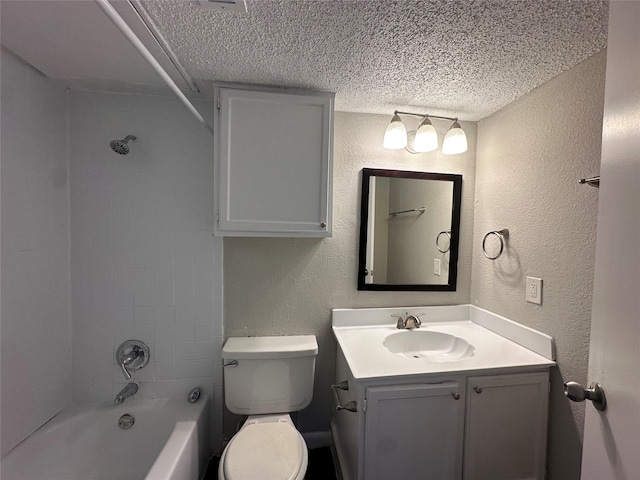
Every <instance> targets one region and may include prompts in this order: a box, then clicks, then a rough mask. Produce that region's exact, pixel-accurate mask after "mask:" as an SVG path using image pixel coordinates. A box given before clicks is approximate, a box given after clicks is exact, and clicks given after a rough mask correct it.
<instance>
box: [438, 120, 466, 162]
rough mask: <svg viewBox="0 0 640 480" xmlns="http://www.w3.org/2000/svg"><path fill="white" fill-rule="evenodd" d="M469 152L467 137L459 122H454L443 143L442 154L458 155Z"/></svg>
mask: <svg viewBox="0 0 640 480" xmlns="http://www.w3.org/2000/svg"><path fill="white" fill-rule="evenodd" d="M466 151H467V136H466V135H465V133H464V130H462V128H461V127H460V124H459V123H458V122H453V124H452V125H451V128H450V129H449V131H448V132H447V134H446V135H445V137H444V140H443V142H442V153H444V154H445V155H456V154H457V153H463V152H466Z"/></svg>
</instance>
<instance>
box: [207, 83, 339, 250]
mask: <svg viewBox="0 0 640 480" xmlns="http://www.w3.org/2000/svg"><path fill="white" fill-rule="evenodd" d="M216 107H217V112H216V115H215V121H214V131H215V139H214V142H215V155H214V157H215V165H216V182H217V184H216V187H217V188H216V205H215V208H216V219H217V220H216V225H215V228H214V233H215V234H216V235H218V236H261V237H277V236H282V237H327V236H331V203H332V198H331V179H332V150H333V95H332V94H314V95H309V94H295V93H283V92H274V91H258V90H247V89H241V88H222V87H220V88H217V89H216Z"/></svg>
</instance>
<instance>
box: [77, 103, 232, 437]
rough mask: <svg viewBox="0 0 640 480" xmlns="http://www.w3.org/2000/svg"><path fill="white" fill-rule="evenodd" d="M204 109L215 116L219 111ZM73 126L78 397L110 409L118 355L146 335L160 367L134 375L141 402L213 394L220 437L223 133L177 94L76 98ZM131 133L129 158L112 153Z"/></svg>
mask: <svg viewBox="0 0 640 480" xmlns="http://www.w3.org/2000/svg"><path fill="white" fill-rule="evenodd" d="M196 106H197V107H198V108H199V109H200V111H201V112H203V114H204V115H205V116H211V114H212V112H213V108H212V106H211V104H210V103H197V104H196ZM70 119H71V121H70V132H71V156H70V164H71V276H72V289H73V290H72V298H73V302H72V304H73V305H72V308H73V310H72V312H73V393H74V399H75V400H78V401H100V402H103V401H111V400H112V399H113V398H114V396H115V395H116V393H117V392H118V391H119V390H120V389H121V388H122V387H123V386H124V385H125V384H126V380H125V378H124V376H123V375H122V372H121V371H120V368H119V367H118V366H117V365H116V363H115V360H114V353H115V349H116V348H117V347H118V345H120V344H121V343H122V342H123V341H125V340H128V339H132V338H135V339H139V340H142V341H143V342H145V343H147V345H149V347H150V349H151V360H150V362H149V364H148V365H147V366H146V367H145V368H143V369H141V370H138V371H135V372H133V378H134V380H137V381H139V382H140V383H141V388H140V390H139V391H138V393H137V395H136V396H137V397H138V398H154V397H166V396H173V395H180V396H182V395H185V396H186V395H187V393H188V392H189V390H191V388H193V387H195V386H201V387H203V389H204V391H206V392H208V393H211V392H212V389H215V393H216V396H215V397H214V401H213V402H212V404H213V408H214V411H215V412H216V417H215V420H216V421H214V424H213V433H212V434H213V438H214V441H219V438H220V422H219V419H220V413H219V412H220V411H221V408H222V407H221V403H220V402H221V396H220V395H219V394H220V393H221V367H220V363H219V362H220V346H221V343H222V328H221V327H222V320H221V313H220V312H221V305H220V303H221V301H220V300H221V298H220V296H218V297H217V298H216V293H215V292H214V290H215V285H216V282H217V281H218V280H217V279H218V278H219V277H221V275H222V270H221V266H222V265H221V263H218V262H219V261H220V259H221V247H222V242H221V240H220V239H214V238H213V236H212V230H213V221H214V219H213V157H212V150H213V137H212V136H211V135H210V134H209V133H208V132H207V131H206V130H205V129H203V128H202V127H201V125H200V124H199V123H198V122H197V121H196V120H195V118H194V117H193V116H192V115H191V113H190V112H189V111H188V110H187V109H186V108H184V106H183V105H182V104H181V103H180V102H179V101H178V100H177V99H175V98H164V97H156V96H143V95H119V94H106V93H92V92H74V93H73V94H72V95H71V103H70ZM129 134H131V135H136V136H137V137H138V138H137V140H136V141H132V142H130V143H129V146H130V148H131V151H130V153H129V154H128V155H118V154H116V153H114V152H113V151H111V149H110V148H109V141H110V140H113V139H116V138H123V137H124V136H126V135H129ZM218 283H219V284H220V285H219V286H221V279H220V281H219V282H218ZM216 291H217V290H216ZM214 445H215V443H214Z"/></svg>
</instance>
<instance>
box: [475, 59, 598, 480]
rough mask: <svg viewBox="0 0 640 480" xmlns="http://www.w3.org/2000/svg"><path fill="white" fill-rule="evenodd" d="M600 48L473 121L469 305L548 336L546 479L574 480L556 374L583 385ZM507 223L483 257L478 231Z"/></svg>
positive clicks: (579, 426) (570, 408)
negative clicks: (537, 292) (533, 281)
mask: <svg viewBox="0 0 640 480" xmlns="http://www.w3.org/2000/svg"><path fill="white" fill-rule="evenodd" d="M604 73H605V52H601V53H598V54H596V55H594V56H593V57H591V58H589V59H587V60H585V61H584V62H582V63H581V64H579V65H578V66H576V67H574V68H573V69H572V70H570V71H568V72H565V73H564V74H562V75H560V76H558V77H556V78H554V79H553V80H551V81H549V82H547V83H545V84H544V85H542V86H541V87H539V88H537V89H535V90H534V91H532V92H530V93H529V94H528V95H526V96H524V97H522V98H520V99H518V100H516V101H515V102H513V103H512V104H510V105H508V106H507V107H505V108H503V109H502V110H500V111H499V112H497V113H495V114H493V115H491V116H490V117H488V118H486V119H484V120H482V121H481V122H480V123H479V124H478V150H477V170H476V208H475V234H474V246H473V277H472V289H471V300H472V303H473V304H475V305H477V306H479V307H482V308H485V309H487V310H490V311H492V312H495V313H497V314H500V315H504V316H506V317H507V318H510V319H512V320H515V321H516V322H519V323H522V324H524V325H527V326H530V327H532V328H535V329H538V330H541V331H543V332H545V333H547V334H549V335H551V336H553V338H554V339H555V341H556V347H557V356H558V366H559V369H558V370H557V371H555V372H554V374H553V382H552V394H551V417H550V421H549V428H550V435H549V460H548V461H549V478H550V479H557V480H570V479H578V478H579V477H580V459H581V449H582V431H583V422H584V418H583V416H584V408H585V405H584V404H578V403H573V402H569V401H567V400H566V399H565V398H564V396H563V394H562V381H563V380H575V381H578V382H580V383H582V384H586V382H587V356H588V351H589V329H590V325H591V291H592V287H593V266H594V255H595V236H596V218H597V207H598V190H597V189H596V188H593V187H590V186H587V185H580V184H578V179H579V178H584V177H590V176H594V175H598V172H599V170H600V165H599V164H600V146H601V132H602V109H603V93H604ZM502 227H508V228H509V231H510V237H509V242H508V248H507V250H506V251H505V253H504V254H503V256H502V257H500V258H499V259H498V260H496V261H494V262H491V261H490V260H487V259H486V258H484V256H483V254H482V251H481V244H482V238H483V236H484V235H485V234H486V233H487V232H489V231H491V230H494V229H499V228H502ZM525 276H533V277H540V278H542V279H543V282H544V283H543V297H542V298H543V303H542V305H534V304H532V303H527V302H526V301H525V299H524V294H525V286H524V280H525Z"/></svg>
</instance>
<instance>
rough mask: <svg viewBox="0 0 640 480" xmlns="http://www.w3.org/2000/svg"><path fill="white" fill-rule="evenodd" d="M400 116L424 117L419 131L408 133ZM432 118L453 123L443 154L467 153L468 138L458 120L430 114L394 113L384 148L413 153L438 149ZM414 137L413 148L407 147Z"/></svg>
mask: <svg viewBox="0 0 640 480" xmlns="http://www.w3.org/2000/svg"><path fill="white" fill-rule="evenodd" d="M400 115H411V116H413V117H422V121H421V122H420V124H419V125H418V129H417V130H413V131H410V132H409V133H407V129H406V127H405V126H404V123H402V119H401V118H400ZM430 118H439V119H442V120H451V121H453V123H452V124H451V127H450V128H449V131H448V132H447V134H446V135H445V137H444V141H443V142H442V153H444V154H445V155H455V154H458V153H463V152H466V151H467V136H466V135H465V133H464V130H462V127H461V126H460V124H459V123H458V119H457V118H454V117H441V116H439V115H429V114H428V113H424V114H421V113H412V112H400V111H398V110H396V111H395V112H393V118H392V119H391V123H390V124H389V126H388V127H387V130H386V131H385V133H384V141H383V146H384V148H388V149H391V150H397V149H400V148H405V149H407V151H409V152H411V153H422V152H432V151H433V150H435V149H437V148H438V133H437V132H436V129H435V127H434V126H433V124H432V123H431V120H430ZM411 136H413V146H412V147H410V146H408V145H407V138H408V137H411Z"/></svg>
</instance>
